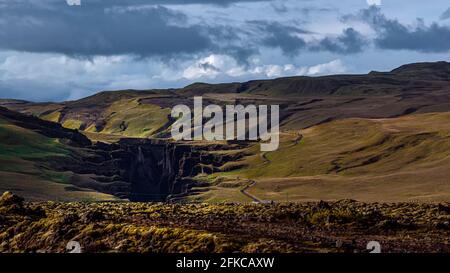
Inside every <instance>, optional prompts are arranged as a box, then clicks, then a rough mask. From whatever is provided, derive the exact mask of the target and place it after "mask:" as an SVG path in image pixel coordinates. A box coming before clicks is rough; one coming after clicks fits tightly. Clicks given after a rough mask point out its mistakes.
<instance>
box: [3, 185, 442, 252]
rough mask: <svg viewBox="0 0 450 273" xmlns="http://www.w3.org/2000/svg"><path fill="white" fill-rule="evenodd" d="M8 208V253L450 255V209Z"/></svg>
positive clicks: (353, 204)
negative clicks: (373, 247) (73, 244)
mask: <svg viewBox="0 0 450 273" xmlns="http://www.w3.org/2000/svg"><path fill="white" fill-rule="evenodd" d="M0 204H1V205H0V211H1V213H0V216H1V217H0V242H1V244H0V252H66V251H67V250H66V246H67V243H68V242H70V241H77V242H79V243H80V245H81V247H82V249H83V251H84V252H135V253H136V252H137V253H224V252H226V253H231V252H251V253H271V252H272V253H273V252H281V253H288V252H367V250H366V247H367V243H368V242H369V241H378V242H380V244H381V246H382V250H383V251H384V252H450V231H449V229H448V223H449V221H450V215H449V213H448V212H447V209H446V208H448V207H449V204H448V203H445V204H416V203H397V204H380V203H373V204H367V203H361V202H357V201H353V200H343V201H337V202H319V203H317V202H315V203H287V204H166V203H133V202H128V203H127V202H124V203H106V202H105V203H55V202H41V203H27V202H24V201H23V199H22V198H20V197H18V196H15V195H14V194H11V193H5V194H3V195H2V198H1V201H0Z"/></svg>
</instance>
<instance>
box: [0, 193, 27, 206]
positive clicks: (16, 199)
mask: <svg viewBox="0 0 450 273" xmlns="http://www.w3.org/2000/svg"><path fill="white" fill-rule="evenodd" d="M23 201H24V199H23V198H22V197H20V196H17V195H15V194H13V193H11V192H9V191H6V192H4V193H3V194H2V196H1V197H0V206H1V207H5V206H11V205H18V206H22V205H23Z"/></svg>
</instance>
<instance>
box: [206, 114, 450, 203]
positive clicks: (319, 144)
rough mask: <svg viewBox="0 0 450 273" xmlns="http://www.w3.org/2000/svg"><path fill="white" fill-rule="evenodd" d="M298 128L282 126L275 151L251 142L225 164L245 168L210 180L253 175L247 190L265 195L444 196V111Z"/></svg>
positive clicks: (447, 120)
mask: <svg viewBox="0 0 450 273" xmlns="http://www.w3.org/2000/svg"><path fill="white" fill-rule="evenodd" d="M300 133H301V134H302V138H301V140H299V137H298V134H297V132H289V131H285V132H283V133H282V134H281V141H282V143H281V145H280V148H279V149H278V150H277V151H275V152H269V153H261V152H259V146H258V145H257V146H255V147H252V148H251V151H250V152H251V153H253V155H252V156H249V157H247V158H246V159H245V161H244V162H230V163H229V164H230V165H232V164H240V165H245V166H247V167H245V168H243V169H238V170H233V171H229V172H225V173H222V174H215V175H213V176H211V179H213V178H214V177H217V176H218V175H219V176H227V177H228V178H234V179H236V180H243V179H251V180H254V181H256V184H255V185H254V186H252V187H250V188H249V189H248V190H247V191H248V192H249V193H251V194H254V195H255V196H257V197H259V198H260V199H263V200H276V201H286V200H289V201H310V200H320V199H326V200H336V199H343V198H352V199H358V200H364V201H389V202H390V201H448V200H449V199H450V198H449V196H450V194H449V193H450V183H449V180H448V177H450V168H449V167H450V113H429V114H419V115H410V116H403V117H399V118H392V119H359V118H351V119H344V120H338V121H333V122H330V123H326V124H322V125H318V126H315V127H311V128H309V129H305V130H302V131H301V132H300ZM239 190H240V188H237V189H236V190H235V193H236V194H237V193H239ZM203 195H204V197H205V200H208V199H214V197H212V196H210V195H211V193H208V195H207V194H206V193H205V194H203ZM200 196H202V194H201V195H200ZM225 200H229V199H226V198H225Z"/></svg>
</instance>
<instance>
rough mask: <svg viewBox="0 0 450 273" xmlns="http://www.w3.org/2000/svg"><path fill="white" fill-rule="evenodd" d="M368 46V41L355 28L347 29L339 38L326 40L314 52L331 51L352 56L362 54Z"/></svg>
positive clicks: (314, 48)
mask: <svg viewBox="0 0 450 273" xmlns="http://www.w3.org/2000/svg"><path fill="white" fill-rule="evenodd" d="M366 44H367V41H366V39H365V38H364V36H363V35H361V34H360V33H359V32H358V31H356V30H354V29H353V28H347V29H345V30H344V31H343V33H342V34H341V35H340V36H338V37H337V38H329V37H327V38H324V39H323V40H321V41H320V42H319V43H318V45H315V46H313V47H312V49H313V50H322V51H330V52H335V53H340V54H352V53H359V52H362V51H363V49H364V46H365V45H366Z"/></svg>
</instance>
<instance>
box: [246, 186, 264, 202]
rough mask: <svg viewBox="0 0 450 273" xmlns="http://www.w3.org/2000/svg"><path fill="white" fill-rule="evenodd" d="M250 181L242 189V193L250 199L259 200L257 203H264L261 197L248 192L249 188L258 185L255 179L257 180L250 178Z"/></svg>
mask: <svg viewBox="0 0 450 273" xmlns="http://www.w3.org/2000/svg"><path fill="white" fill-rule="evenodd" d="M250 181H251V183H250V184H248V185H247V186H245V187H243V188H242V189H241V193H242V194H243V195H245V196H247V197H249V198H250V199H252V200H253V201H254V202H257V203H263V201H262V200H261V199H259V198H258V197H256V196H254V195H253V194H251V193H249V192H247V190H248V189H249V188H251V187H253V186H255V185H256V181H255V180H250Z"/></svg>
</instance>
